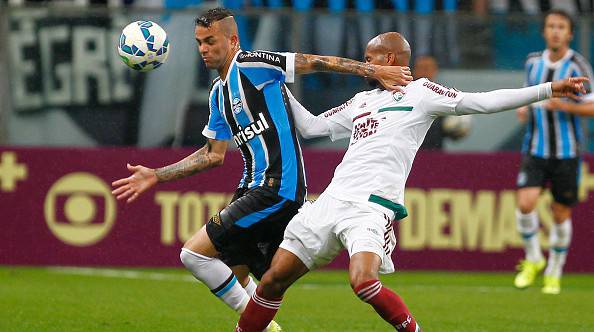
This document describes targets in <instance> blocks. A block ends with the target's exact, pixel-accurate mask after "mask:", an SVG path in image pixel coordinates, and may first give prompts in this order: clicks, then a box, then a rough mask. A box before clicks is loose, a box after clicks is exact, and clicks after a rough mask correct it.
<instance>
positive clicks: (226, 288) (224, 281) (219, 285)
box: [180, 226, 253, 313]
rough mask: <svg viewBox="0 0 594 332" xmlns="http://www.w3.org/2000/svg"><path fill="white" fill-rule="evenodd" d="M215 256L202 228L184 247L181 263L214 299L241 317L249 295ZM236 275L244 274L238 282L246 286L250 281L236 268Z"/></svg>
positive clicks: (213, 249)
mask: <svg viewBox="0 0 594 332" xmlns="http://www.w3.org/2000/svg"><path fill="white" fill-rule="evenodd" d="M218 255H219V253H218V251H217V250H216V249H215V247H214V244H213V243H212V241H211V240H210V238H209V236H208V233H207V232H206V227H205V226H204V227H202V228H201V229H200V230H199V231H198V232H196V234H194V235H193V236H192V238H190V239H189V240H188V241H187V242H186V243H185V244H184V247H183V248H182V250H181V253H180V259H181V261H182V263H183V264H184V265H185V267H186V268H187V269H188V270H189V271H190V272H191V273H192V274H193V275H194V277H196V279H198V280H200V281H201V282H203V283H204V284H205V285H206V286H207V287H208V288H209V289H210V291H211V292H212V293H213V294H214V295H215V296H217V297H218V298H219V299H221V300H222V301H223V302H225V304H227V306H229V307H230V308H231V309H233V310H235V311H237V312H238V313H241V312H243V310H244V309H245V306H246V305H247V302H248V301H249V295H248V293H247V291H246V290H245V289H244V288H243V287H242V284H240V282H238V278H237V277H236V276H235V274H234V273H233V271H232V270H231V269H230V268H229V267H228V266H227V265H226V264H225V263H223V262H222V261H221V260H220V259H218V258H217V257H218ZM236 271H237V272H238V273H242V272H243V275H240V280H242V281H243V282H244V283H246V285H249V283H247V281H249V277H248V276H247V273H245V272H249V271H247V270H246V269H243V268H240V267H236ZM246 279H247V280H246ZM252 282H253V281H252Z"/></svg>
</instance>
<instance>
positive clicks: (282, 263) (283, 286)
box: [236, 248, 309, 332]
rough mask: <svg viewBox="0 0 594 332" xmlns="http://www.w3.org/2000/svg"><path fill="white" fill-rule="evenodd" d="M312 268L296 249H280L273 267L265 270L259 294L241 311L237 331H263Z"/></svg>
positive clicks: (274, 259) (273, 261)
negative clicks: (286, 296)
mask: <svg viewBox="0 0 594 332" xmlns="http://www.w3.org/2000/svg"><path fill="white" fill-rule="evenodd" d="M308 271H309V269H308V268H307V266H305V264H303V262H302V261H301V260H300V259H299V258H298V257H297V256H295V255H294V254H293V253H292V252H290V251H288V250H285V249H283V248H279V249H278V251H277V252H276V254H275V255H274V258H273V259H272V264H271V265H270V269H268V271H266V273H264V276H263V277H262V280H261V281H260V284H259V285H258V288H257V290H256V293H255V294H254V295H253V296H252V298H251V299H250V302H249V303H248V305H247V307H246V308H245V311H244V312H243V313H242V314H241V318H240V319H239V323H238V324H237V328H236V331H240V332H252V331H253V332H256V331H257V332H260V331H262V330H263V329H264V327H266V326H268V324H269V323H270V321H272V319H273V318H274V315H275V314H276V312H277V311H278V309H279V307H280V305H281V302H282V297H283V295H284V294H285V291H286V290H287V289H288V288H289V287H290V286H291V285H292V284H293V283H294V282H295V281H297V280H298V279H299V278H301V276H303V275H304V274H306V273H307V272H308Z"/></svg>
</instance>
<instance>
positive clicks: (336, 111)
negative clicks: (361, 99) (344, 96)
mask: <svg viewBox="0 0 594 332" xmlns="http://www.w3.org/2000/svg"><path fill="white" fill-rule="evenodd" d="M352 103H353V99H352V98H351V99H349V100H347V101H346V102H345V103H344V104H342V105H340V106H338V107H334V108H333V109H331V110H329V111H327V112H326V113H324V117H325V118H328V117H331V116H333V115H334V114H336V113H338V112H341V111H343V110H345V109H346V108H347V107H349V105H351V104H352Z"/></svg>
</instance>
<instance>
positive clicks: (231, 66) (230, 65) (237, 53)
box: [221, 49, 241, 84]
mask: <svg viewBox="0 0 594 332" xmlns="http://www.w3.org/2000/svg"><path fill="white" fill-rule="evenodd" d="M240 52H241V49H239V50H237V52H236V53H235V55H234V56H233V60H231V63H230V64H229V70H227V75H226V76H225V79H222V78H221V81H222V83H223V84H227V81H229V76H231V70H232V69H233V65H235V61H236V60H237V56H238V55H239V53H240Z"/></svg>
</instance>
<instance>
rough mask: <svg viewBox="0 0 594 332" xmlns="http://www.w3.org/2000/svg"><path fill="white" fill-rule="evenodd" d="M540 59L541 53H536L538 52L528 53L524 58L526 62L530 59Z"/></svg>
mask: <svg viewBox="0 0 594 332" xmlns="http://www.w3.org/2000/svg"><path fill="white" fill-rule="evenodd" d="M540 57H542V51H538V52H530V53H528V55H527V56H526V61H528V60H530V59H538V58H540Z"/></svg>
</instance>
